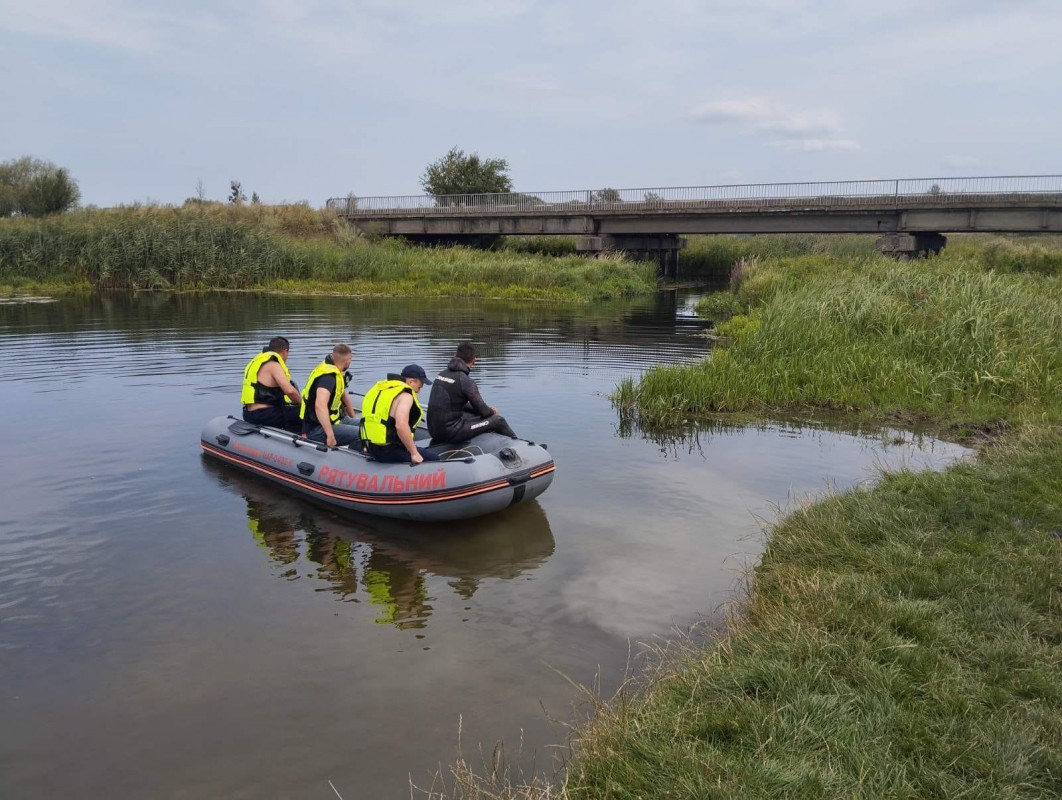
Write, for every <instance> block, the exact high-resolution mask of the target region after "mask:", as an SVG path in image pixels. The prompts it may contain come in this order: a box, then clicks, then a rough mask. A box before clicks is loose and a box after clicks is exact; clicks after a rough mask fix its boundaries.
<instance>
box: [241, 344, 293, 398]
mask: <svg viewBox="0 0 1062 800" xmlns="http://www.w3.org/2000/svg"><path fill="white" fill-rule="evenodd" d="M270 361H276V362H277V363H278V364H280V368H281V369H282V370H284V377H285V378H287V379H288V380H289V381H290V380H291V373H290V372H288V365H287V364H285V363H284V359H283V358H281V357H280V354H279V353H274V352H273V351H272V350H266V351H265V352H264V353H259V354H258V355H256V356H255V357H254V358H252V359H251V362H250V363H249V364H248V365H247V367H246V368H245V369H244V370H243V388H242V389H240V405H244V406H250V405H254V404H255V403H261V402H264V400H263V399H261V398H259V397H258V392H257V390H258V388H259V387H258V371H259V370H260V369H262V367H263V366H265V365H266V364H268V363H269V362H270ZM261 388H263V389H272V388H274V387H272V386H263V387H261ZM276 390H277V391H278V392H281V391H282V390H281V389H280V387H279V386H278V387H276ZM284 402H285V403H290V402H291V398H290V397H288V396H287V395H284Z"/></svg>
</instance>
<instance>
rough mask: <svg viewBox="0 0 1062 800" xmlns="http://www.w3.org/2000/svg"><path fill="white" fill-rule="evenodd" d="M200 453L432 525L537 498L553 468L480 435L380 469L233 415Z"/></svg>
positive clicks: (538, 453)
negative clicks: (416, 460) (433, 457)
mask: <svg viewBox="0 0 1062 800" xmlns="http://www.w3.org/2000/svg"><path fill="white" fill-rule="evenodd" d="M200 445H201V446H202V448H203V452H204V453H206V454H207V455H209V456H212V457H213V458H217V459H219V460H220V461H224V462H227V463H229V464H232V465H234V466H237V467H240V468H241V469H244V470H247V471H248V472H253V473H255V474H257V475H260V476H262V477H264V478H268V479H269V480H271V481H274V482H276V483H278V484H280V485H281V486H285V487H287V488H289V489H293V490H294V491H296V492H299V493H301V494H304V495H307V496H309V497H312V498H313V499H315V500H318V501H320V502H323V503H326V504H328V505H331V506H334V507H336V508H339V509H342V510H344V511H357V512H360V513H363V514H376V515H378V516H383V517H395V518H399V519H409V520H423V521H439V520H449V519H467V518H469V517H478V516H482V515H483V514H491V513H493V512H495V511H500V510H501V509H503V508H508V507H509V506H512V505H516V504H517V503H522V502H526V501H528V500H531V499H533V498H535V497H538V496H539V495H540V494H542V493H543V492H544V491H546V489H548V488H549V485H550V483H552V482H553V472H554V470H555V466H554V464H553V458H552V457H551V456H550V454H549V451H548V450H547V449H546V445H544V444H535V443H534V442H528V441H525V440H523V439H510V438H509V437H508V436H502V435H500V434H497V433H484V434H480V435H479V436H476V437H473V438H472V439H469V440H468V441H467V442H461V443H460V444H452V443H447V444H431V443H427V445H426V444H425V442H424V441H418V445H420V446H421V447H424V446H426V447H427V449H428V450H431V451H432V452H435V453H437V454H438V455H439V456H440V457H441V459H442V460H441V461H425V462H423V463H421V464H417V465H416V466H413V465H412V464H384V463H381V462H379V461H374V460H373V459H371V458H369V457H368V456H367V455H365V454H364V453H362V452H361V451H360V450H359V449H357V448H349V447H328V446H326V445H323V444H318V443H316V442H310V441H307V440H306V439H302V438H301V437H299V436H297V435H295V434H292V433H288V432H287V431H284V430H280V429H279V428H269V427H264V426H258V425H252V424H250V423H248V422H244V421H243V420H242V419H237V418H236V417H217V418H215V419H212V420H211V421H210V422H208V423H207V425H206V427H205V428H203V435H202V437H201V439H200Z"/></svg>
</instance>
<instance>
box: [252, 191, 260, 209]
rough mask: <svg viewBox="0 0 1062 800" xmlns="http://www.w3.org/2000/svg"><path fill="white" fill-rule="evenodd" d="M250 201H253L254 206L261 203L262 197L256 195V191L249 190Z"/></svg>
mask: <svg viewBox="0 0 1062 800" xmlns="http://www.w3.org/2000/svg"><path fill="white" fill-rule="evenodd" d="M251 202H252V203H254V204H255V205H256V206H257V205H261V203H262V198H261V197H259V196H258V192H251Z"/></svg>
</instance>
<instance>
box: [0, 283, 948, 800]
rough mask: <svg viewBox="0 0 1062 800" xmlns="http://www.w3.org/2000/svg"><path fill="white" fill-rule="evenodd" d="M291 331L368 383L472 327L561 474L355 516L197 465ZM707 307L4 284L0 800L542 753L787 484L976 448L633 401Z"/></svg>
mask: <svg viewBox="0 0 1062 800" xmlns="http://www.w3.org/2000/svg"><path fill="white" fill-rule="evenodd" d="M274 334H283V335H286V336H288V337H289V338H290V339H291V341H292V354H291V359H290V364H291V367H292V373H293V376H294V377H295V378H296V380H298V381H299V382H300V384H301V383H302V382H303V381H304V380H305V375H306V374H307V373H308V372H309V370H310V368H311V367H312V366H313V365H314V364H316V363H317V362H318V361H319V360H320V358H321V357H322V356H323V355H324V354H325V353H326V352H327V350H328V349H329V347H330V345H331V343H332V342H333V341H337V340H339V341H346V342H347V343H349V344H350V345H351V346H352V347H353V348H354V352H355V356H354V364H353V367H352V372H353V374H354V376H355V377H354V388H355V389H357V390H360V391H364V390H365V388H367V387H368V386H369V385H370V384H371V383H372V382H374V381H375V380H377V379H378V378H379V377H381V376H383V375H384V373H386V372H388V371H396V370H397V369H399V368H401V367H402V366H404V365H405V364H407V363H410V362H419V363H421V364H423V365H424V366H425V368H426V369H427V370H428V373H429V375H430V374H433V373H434V372H435V371H438V370H439V369H441V368H442V367H443V366H444V365H445V362H446V359H447V356H448V355H449V353H451V352H452V350H453V347H454V344H455V343H456V342H457V341H458V340H460V339H463V338H471V339H473V340H475V341H476V342H478V343H479V344H480V354H481V360H480V363H478V364H477V366H476V370H475V372H474V376H475V377H476V378H477V379H478V381H479V383H480V387H481V389H482V391H483V394H484V396H485V397H486V399H487V401H488V402H490V403H491V404H492V405H496V406H498V407H500V408H501V410H502V412H503V413H504V414H505V415H506V417H507V418H508V419H509V421H510V422H511V423H512V425H513V426H514V427H515V428H516V430H517V432H518V433H520V434H521V435H522V436H525V437H527V438H530V439H533V440H535V441H545V442H548V443H549V446H550V451H551V452H552V453H553V455H554V457H555V459H556V462H557V465H558V470H557V474H556V478H555V480H554V483H553V486H552V487H551V489H550V490H549V491H548V492H546V494H545V495H543V496H542V497H541V498H539V500H538V501H537V502H535V503H531V504H527V505H523V506H518V507H514V508H511V509H508V510H507V511H505V512H503V513H500V514H497V515H495V516H493V517H489V518H484V519H481V520H477V521H471V522H462V523H454V524H451V525H444V526H434V527H424V526H417V525H414V524H408V523H403V524H395V523H390V524H386V523H383V522H380V521H374V520H373V519H369V518H359V519H343V518H341V517H339V516H337V515H335V514H334V513H332V512H329V511H327V510H323V509H319V508H317V507H315V506H313V505H311V504H309V503H308V502H306V501H304V500H302V499H300V498H298V497H295V496H292V495H289V494H286V493H285V492H284V491H283V490H281V489H278V488H276V487H274V486H272V485H270V484H267V483H263V482H262V481H260V480H259V479H256V478H253V477H249V476H244V475H242V474H239V473H237V472H234V471H233V470H231V469H229V468H226V467H224V466H220V465H217V464H215V463H211V462H208V461H206V460H205V459H204V458H203V457H202V456H201V455H200V450H199V442H198V440H199V431H200V428H201V427H202V424H203V423H204V422H205V421H206V420H207V419H209V418H210V417H213V416H215V415H217V414H220V413H237V410H238V388H239V381H240V376H241V374H242V370H243V367H244V364H245V363H246V362H247V360H248V359H249V358H250V357H251V356H252V355H253V354H254V353H256V352H258V351H259V350H260V349H261V347H262V345H263V344H264V343H265V341H266V340H267V339H268V338H269V337H270V336H271V335H274ZM702 334H703V327H702V326H701V325H700V324H699V323H698V322H697V321H696V320H693V319H690V318H689V317H688V316H687V315H686V313H685V312H684V310H683V304H682V298H678V299H676V295H675V294H674V293H672V294H663V295H660V296H659V297H657V298H655V299H653V300H651V301H645V302H642V303H640V304H633V305H632V304H619V305H608V304H605V305H595V306H592V307H564V306H560V307H557V306H551V305H544V304H537V305H536V304H522V305H521V304H512V303H499V302H487V301H484V302H470V301H446V300H437V301H431V302H426V301H409V300H397V299H386V300H348V299H340V298H291V297H276V296H252V295H243V294H227V295H212V296H207V297H193V296H187V295H183V296H182V295H165V294H142V295H137V296H113V297H103V298H100V297H96V298H91V299H78V300H64V301H61V302H53V303H42V304H32V303H14V304H11V303H8V304H4V305H0V378H2V381H0V385H2V386H3V387H4V394H5V398H6V401H7V408H8V416H7V422H6V424H5V425H4V426H3V435H2V437H0V456H2V460H0V463H3V481H2V483H0V665H2V676H3V680H2V684H0V692H2V694H0V721H2V722H0V797H4V798H23V797H33V798H36V797H108V798H134V797H136V798H140V797H159V798H201V797H247V798H251V797H254V798H259V797H298V798H304V797H320V798H328V797H334V796H335V795H334V793H333V790H332V788H331V787H330V786H329V783H328V782H329V781H331V782H332V784H333V786H334V787H335V789H336V790H338V792H339V793H341V794H342V796H343V797H344V798H345V800H352V798H363V797H364V798H380V797H408V796H409V794H410V781H411V780H412V782H413V783H415V784H416V785H418V786H427V785H429V784H430V782H431V778H430V776H431V773H432V771H433V770H434V769H436V768H438V766H439V765H440V764H442V765H445V764H447V763H449V762H450V761H451V760H452V759H453V758H454V756H455V755H456V754H457V752H458V747H459V746H460V748H461V750H462V752H463V753H464V754H465V756H466V757H469V758H470V760H472V761H474V762H475V761H477V760H478V759H479V756H478V755H477V753H478V752H479V748H480V747H482V748H483V750H484V751H485V752H487V753H489V752H490V750H491V748H492V747H493V746H494V744H495V743H496V742H498V741H504V742H505V743H506V747H507V749H508V752H509V753H510V754H512V763H513V764H514V768H519V769H523V770H525V771H528V772H530V771H533V770H539V771H544V772H546V773H547V774H549V773H550V772H551V770H553V769H554V768H555V767H554V758H555V755H554V754H555V753H556V750H555V749H553V748H550V747H549V745H551V744H554V743H562V742H563V741H564V740H565V737H566V734H565V730H564V728H563V727H560V726H559V725H558V723H557V722H555V721H553V722H551V721H550V718H551V717H552V718H554V719H555V720H561V721H563V720H570V719H572V718H573V714H574V713H575V711H574V706H573V704H574V703H575V702H576V701H577V699H578V697H577V693H576V692H575V691H574V690H573V689H572V687H571V685H570V684H569V683H568V682H567V680H566V677H567V678H570V679H571V680H573V681H576V682H579V683H582V684H590V683H592V682H593V681H595V679H597V676H598V675H599V676H600V684H601V687H602V689H603V690H604V691H606V692H607V691H610V690H611V689H612V688H614V687H615V686H616V685H617V684H618V682H619V681H620V680H621V679H622V677H623V674H624V671H625V669H626V668H627V666H628V662H629V660H631V659H632V653H633V654H634V655H633V661H632V662H631V663H633V665H634V667H635V668H636V667H637V653H638V651H639V645H638V643H639V642H647V641H652V640H653V639H654V638H655V637H660V636H667V635H669V633H670V632H671V631H672V628H673V626H678V627H682V626H686V625H688V624H690V623H691V622H693V621H695V620H696V619H698V618H700V617H703V616H705V615H709V616H710V615H712V614H715V613H717V612H718V610H719V607H720V605H721V604H722V603H723V602H725V600H726V599H727V597H728V593H730V592H731V591H733V590H734V588H735V586H736V585H738V584H739V582H740V574H741V570H742V569H743V567H744V566H745V565H747V564H749V563H753V562H754V561H755V559H756V557H757V556H758V554H759V553H760V552H761V549H762V544H763V538H762V535H761V527H762V524H763V520H764V519H765V518H766V519H770V518H772V517H773V516H774V515H775V513H776V512H775V511H774V509H775V508H776V507H777V506H779V505H781V506H784V505H785V504H786V503H788V502H790V501H792V500H794V499H798V498H801V497H804V496H806V495H808V494H809V493H813V492H818V491H822V490H824V489H826V488H828V487H829V486H839V487H845V486H850V485H852V484H854V483H857V482H860V481H865V480H869V479H872V478H873V476H874V474H875V471H876V470H877V469H879V468H880V467H881V466H893V467H895V466H898V465H901V464H907V465H911V466H914V467H939V466H941V465H944V464H946V463H949V462H950V461H952V460H954V459H955V458H957V457H959V456H960V455H961V454H962V453H963V452H964V451H963V450H962V448H959V447H957V446H955V445H950V444H944V443H941V442H937V441H932V440H927V439H918V438H916V437H912V436H911V435H910V434H897V433H896V432H871V433H868V434H862V435H860V434H856V433H845V432H839V431H831V430H824V429H821V428H797V427H794V426H792V425H790V424H772V425H763V426H757V427H747V428H739V429H734V430H726V431H714V432H713V431H708V430H705V431H702V432H700V433H699V434H698V435H696V436H687V437H685V438H678V439H673V440H664V441H660V440H653V439H652V438H649V437H645V436H643V435H641V434H640V433H639V432H638V431H637V430H636V429H635V430H629V429H627V428H626V427H624V426H621V425H620V424H619V421H618V419H617V417H616V414H615V412H614V411H613V409H612V408H611V406H610V403H609V401H608V399H607V393H608V392H609V391H611V389H612V388H613V387H614V386H615V384H616V382H617V381H618V380H619V379H620V378H621V377H623V376H625V375H630V374H636V373H638V372H639V371H641V370H643V369H645V368H646V367H648V366H650V365H652V364H657V363H664V362H684V361H690V360H693V359H698V358H701V357H703V356H704V354H705V353H706V351H707V339H706V338H705V337H704V336H703V335H702ZM426 397H427V393H426V392H425V393H424V398H425V399H426ZM899 440H902V442H901V441H899ZM565 676H566V677H565ZM459 731H460V738H459ZM521 741H522V743H523V744H522V748H521V747H520V742H521ZM517 750H519V753H518V754H516V753H515V751H517Z"/></svg>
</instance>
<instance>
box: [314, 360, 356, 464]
mask: <svg viewBox="0 0 1062 800" xmlns="http://www.w3.org/2000/svg"><path fill="white" fill-rule="evenodd" d="M350 358H351V355H350V348H349V347H347V346H346V345H345V344H337V345H336V346H335V347H333V348H332V354H331V355H329V356H325V360H324V361H322V362H321V363H320V364H318V365H317V366H316V367H314V368H313V372H311V373H310V377H309V378H307V379H306V388H304V389H303V390H302V433H303V435H304V436H305V437H306V438H307V439H309V440H311V441H314V442H320V443H322V444H326V445H328V446H329V447H335V446H336V445H348V444H354V442H356V441H358V429H357V427H355V424H354V406H353V404H352V403H351V402H350V397H349V396H348V395H347V376H346V375H345V374H344V373H345V372H346V370H347V368H348V367H349V366H350ZM344 414H346V416H344Z"/></svg>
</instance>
